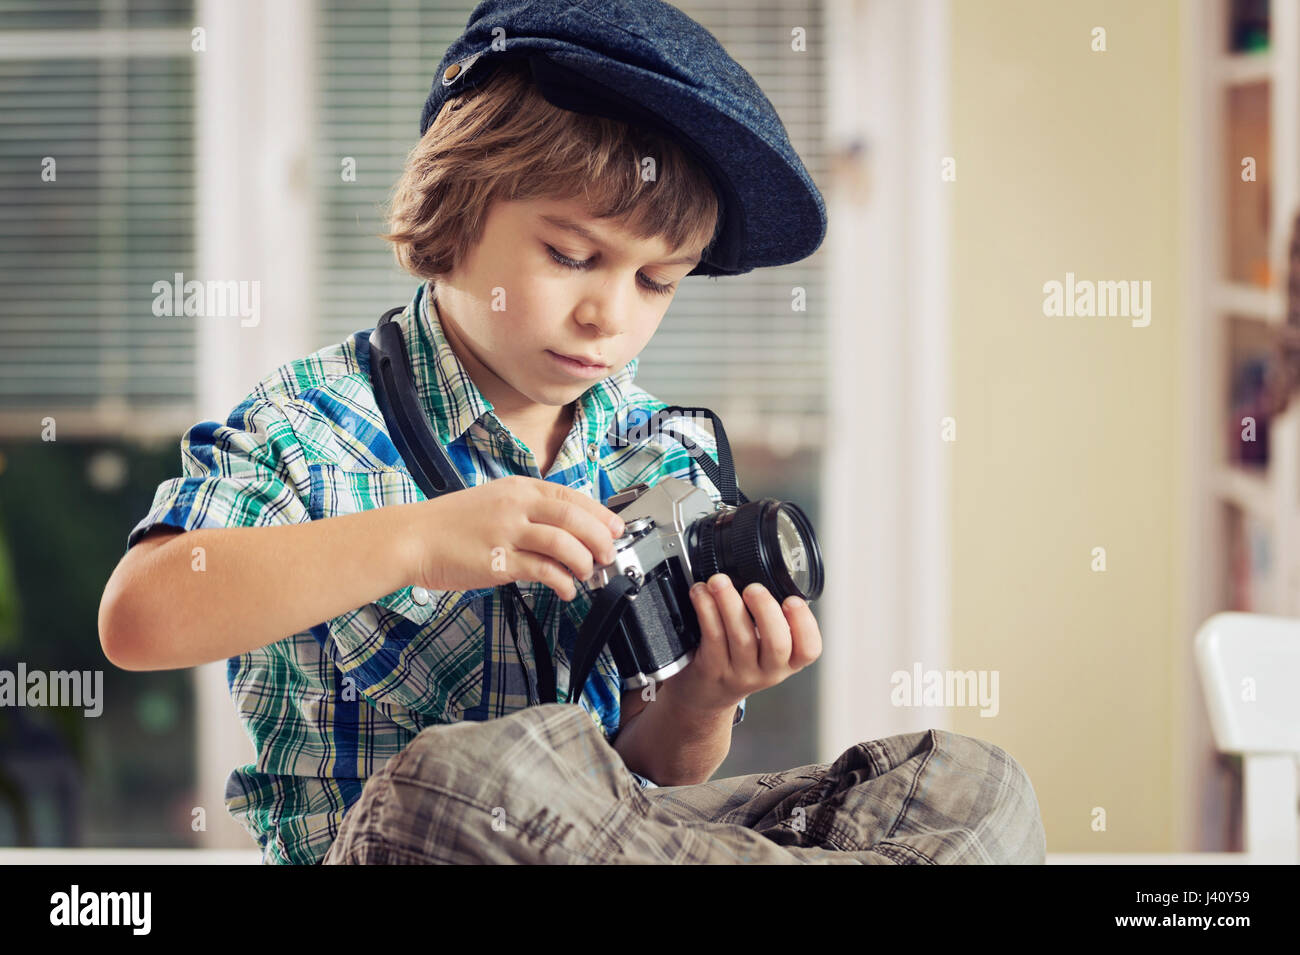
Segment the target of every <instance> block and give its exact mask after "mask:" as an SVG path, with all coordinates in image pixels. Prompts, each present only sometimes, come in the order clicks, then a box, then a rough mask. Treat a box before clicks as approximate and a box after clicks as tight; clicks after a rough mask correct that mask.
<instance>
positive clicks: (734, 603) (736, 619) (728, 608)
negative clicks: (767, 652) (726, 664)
mask: <svg viewBox="0 0 1300 955" xmlns="http://www.w3.org/2000/svg"><path fill="white" fill-rule="evenodd" d="M709 589H710V590H712V591H713V599H714V600H715V601H716V602H717V604H718V611H719V613H720V614H721V615H722V624H723V626H724V627H725V628H726V630H727V648H728V650H729V651H730V656H731V668H732V669H733V670H736V671H738V672H740V673H744V674H747V675H749V676H755V675H757V673H758V634H757V633H755V632H754V621H752V620H750V618H749V610H748V609H746V607H745V601H743V600H741V599H740V594H739V593H738V592H737V591H736V588H735V586H734V585H733V584H732V583H731V578H730V577H728V576H727V575H726V574H714V575H713V576H712V577H710V578H709Z"/></svg>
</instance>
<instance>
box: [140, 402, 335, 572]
mask: <svg viewBox="0 0 1300 955" xmlns="http://www.w3.org/2000/svg"><path fill="white" fill-rule="evenodd" d="M181 471H182V475H183V476H182V477H177V478H171V479H169V480H167V481H164V482H162V483H161V484H159V485H158V489H157V491H155V492H154V499H153V504H152V506H151V507H150V508H149V512H148V513H147V514H145V516H144V517H143V518H141V519H140V521H139V523H137V524H136V525H135V527H133V528H132V529H131V532H130V534H128V535H127V539H126V546H127V549H128V550H130V549H131V548H132V547H134V546H135V544H136V543H137V542H139V540H140V538H142V537H143V536H144V535H145V534H146V533H147V532H148V531H149V530H150V528H152V527H155V526H157V525H160V524H163V525H167V526H170V527H179V528H181V529H182V530H187V531H188V530H197V529H199V528H204V527H265V526H268V525H272V524H299V523H302V522H304V521H308V520H310V519H311V517H310V514H309V512H308V500H309V495H310V481H309V478H308V473H307V467H306V464H305V461H304V456H303V451H302V448H301V446H300V445H299V443H298V440H297V437H296V436H295V434H294V431H293V426H292V425H291V424H290V423H289V421H288V419H287V418H286V417H285V414H284V412H283V410H282V409H281V408H280V407H279V406H278V405H276V404H275V403H273V402H271V401H269V400H267V399H266V398H263V397H259V396H250V397H248V398H246V399H245V400H244V401H243V402H242V403H241V404H240V405H239V406H238V407H236V408H235V410H234V411H232V412H231V414H230V417H229V418H228V419H227V421H226V423H225V424H218V423H217V422H216V421H200V422H199V423H198V424H196V425H193V426H192V427H191V428H190V429H189V430H188V431H186V432H185V434H184V435H182V437H181Z"/></svg>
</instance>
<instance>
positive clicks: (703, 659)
mask: <svg viewBox="0 0 1300 955" xmlns="http://www.w3.org/2000/svg"><path fill="white" fill-rule="evenodd" d="M690 594H691V605H692V606H694V607H695V616H696V617H697V618H698V619H699V621H700V646H699V649H697V650H696V651H695V654H696V656H695V660H696V661H698V662H699V664H700V668H701V669H706V670H709V671H711V672H713V673H721V672H724V671H725V670H728V669H730V668H731V654H730V651H729V650H728V649H727V632H726V628H725V627H724V626H723V624H722V614H720V613H719V612H718V605H717V603H716V602H715V601H714V599H713V595H712V594H711V593H709V588H708V587H706V586H704V585H703V584H695V585H693V586H692V587H691V590H690ZM692 662H695V661H692Z"/></svg>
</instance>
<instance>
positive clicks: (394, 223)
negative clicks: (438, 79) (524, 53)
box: [380, 60, 721, 279]
mask: <svg viewBox="0 0 1300 955" xmlns="http://www.w3.org/2000/svg"><path fill="white" fill-rule="evenodd" d="M647 157H648V158H653V160H654V177H655V178H654V179H651V180H649V181H647V180H646V179H644V178H643V176H642V169H643V168H644V167H643V162H644V160H645V159H646V158H647ZM579 196H581V197H582V198H583V200H584V203H585V205H586V206H587V209H588V213H589V214H590V215H591V216H592V217H594V218H597V219H604V218H612V219H615V220H616V221H618V222H620V224H622V225H623V226H624V227H625V228H626V229H628V231H630V232H631V233H632V234H633V235H635V236H636V237H637V238H638V239H649V238H652V237H655V236H659V237H662V238H663V240H664V241H665V242H666V243H667V244H668V247H669V248H670V249H677V248H679V247H681V246H683V245H685V244H686V243H687V242H688V241H691V240H692V239H694V240H695V244H694V245H692V246H690V248H692V249H703V248H706V247H707V246H708V245H709V244H710V243H711V242H712V241H713V239H714V238H715V237H716V235H717V232H718V229H719V227H720V225H721V217H720V216H719V214H718V213H719V206H718V198H717V194H716V193H715V192H714V190H713V185H712V183H711V181H710V180H709V177H708V174H707V173H706V172H705V171H704V168H703V167H702V166H700V165H699V164H697V163H696V162H695V161H694V160H693V159H691V158H690V157H689V156H688V155H687V154H686V153H685V151H684V150H683V149H682V148H681V147H680V146H679V145H678V144H677V143H676V142H674V141H673V140H672V139H671V138H669V137H667V136H665V135H662V134H661V133H659V132H658V131H656V130H651V129H647V128H644V127H634V126H631V125H629V124H627V123H623V122H620V121H618V120H612V119H606V118H604V117H600V116H591V115H588V114H585V113H575V112H572V111H570V110H566V109H561V108H559V107H557V106H553V105H551V103H550V102H548V101H547V100H546V99H545V98H544V97H543V96H542V94H541V93H540V91H538V89H537V87H536V86H535V84H534V83H533V80H532V76H531V74H530V72H529V70H528V67H527V64H526V63H524V62H522V61H514V60H507V61H505V62H504V63H502V64H501V65H499V66H498V67H497V68H496V72H495V73H493V75H492V76H491V77H489V78H488V81H487V82H486V83H485V84H484V85H483V86H481V87H479V88H477V89H472V90H467V91H466V92H464V93H462V94H461V95H459V96H456V97H454V98H453V99H451V100H449V101H448V102H447V103H446V105H445V106H444V107H443V108H442V110H441V112H439V114H438V116H437V118H436V119H435V120H434V121H433V123H431V124H430V126H429V128H428V130H427V131H426V132H425V134H424V136H423V137H422V138H421V139H420V142H419V143H418V144H417V145H416V146H415V148H414V149H413V150H411V153H410V154H409V155H408V157H407V160H406V168H405V170H404V171H403V173H402V176H401V178H400V179H399V180H398V182H397V185H396V187H395V188H394V190H393V193H392V196H391V198H390V200H389V203H388V207H387V212H386V216H387V219H388V227H389V229H390V230H391V231H389V232H388V233H385V234H383V235H381V236H380V238H382V239H386V240H387V241H389V242H392V243H393V251H394V253H395V254H396V256H397V261H398V264H400V265H401V267H402V268H403V269H405V270H406V271H408V272H410V273H412V274H413V275H416V276H419V277H420V278H425V279H437V278H439V277H440V276H442V275H445V274H447V273H449V272H451V271H453V270H454V269H455V268H456V266H457V264H458V262H459V260H460V258H461V256H462V255H463V254H464V253H465V251H467V250H468V249H469V248H471V247H472V246H473V245H474V244H475V243H476V242H478V241H479V239H480V238H481V237H482V233H483V226H484V223H485V222H486V219H487V213H488V209H489V208H490V207H491V205H492V203H493V202H494V201H497V200H500V199H505V200H520V201H526V200H529V199H537V198H546V199H556V200H561V201H564V200H569V199H574V198H577V197H579Z"/></svg>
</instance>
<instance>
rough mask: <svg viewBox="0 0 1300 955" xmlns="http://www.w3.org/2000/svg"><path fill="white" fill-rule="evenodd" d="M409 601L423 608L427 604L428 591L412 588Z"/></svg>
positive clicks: (421, 588)
mask: <svg viewBox="0 0 1300 955" xmlns="http://www.w3.org/2000/svg"><path fill="white" fill-rule="evenodd" d="M411 599H412V600H414V601H415V602H416V603H418V604H419V605H420V606H421V607H423V606H424V605H425V604H427V603H428V602H429V591H427V590H425V589H424V588H423V587H412V588H411Z"/></svg>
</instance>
